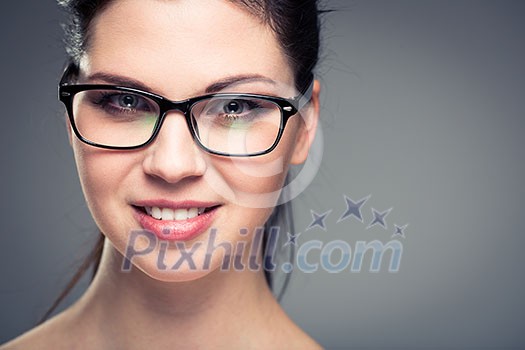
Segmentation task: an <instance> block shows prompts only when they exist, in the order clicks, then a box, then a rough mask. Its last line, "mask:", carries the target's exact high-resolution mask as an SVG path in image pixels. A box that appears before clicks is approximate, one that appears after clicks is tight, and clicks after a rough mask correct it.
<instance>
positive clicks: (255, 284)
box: [78, 240, 284, 349]
mask: <svg viewBox="0 0 525 350" xmlns="http://www.w3.org/2000/svg"><path fill="white" fill-rule="evenodd" d="M121 265H122V255H121V254H120V253H119V252H117V251H116V250H115V248H114V247H113V246H112V245H111V244H110V243H108V240H106V243H105V246H104V251H103V255H102V260H101V262H100V266H99V271H98V272H97V275H96V277H95V279H94V280H93V282H92V284H91V285H90V287H89V289H88V291H87V292H86V293H85V295H84V296H83V297H82V299H81V300H80V301H79V303H78V308H80V310H81V311H82V312H83V313H84V314H90V315H91V318H89V317H88V318H87V319H91V320H92V321H93V322H98V323H100V322H101V321H100V320H105V321H104V323H105V324H111V327H108V328H104V327H103V328H104V329H103V333H104V332H106V334H105V338H107V339H112V341H115V339H117V340H118V342H119V343H118V346H117V347H119V348H122V345H125V347H124V348H126V349H133V348H152V345H154V343H158V346H153V348H161V346H162V345H163V344H164V345H166V346H168V345H169V346H175V345H176V344H184V346H186V347H187V346H189V345H192V346H190V347H199V346H201V345H204V344H205V345H206V346H208V347H209V346H210V342H211V341H212V340H213V341H212V342H216V345H220V344H221V343H222V344H223V345H224V344H230V345H231V344H232V339H238V340H240V341H242V338H243V337H247V339H252V341H253V337H254V336H255V335H256V334H257V333H259V334H260V330H261V327H262V328H264V327H266V328H268V327H269V326H270V324H272V323H275V320H276V318H275V316H282V315H284V314H283V312H282V310H281V309H280V307H279V305H278V304H277V302H276V301H275V299H274V298H273V296H272V294H271V291H270V290H269V288H268V285H267V283H266V280H265V277H264V272H263V270H262V269H261V270H259V271H250V270H249V269H245V270H243V271H235V270H232V271H220V270H216V271H212V272H210V273H209V274H208V275H206V276H205V277H203V278H200V279H197V280H194V281H190V282H163V281H158V280H155V279H152V278H151V277H149V276H147V275H146V274H144V273H143V272H142V271H140V270H139V269H137V268H135V267H134V268H132V270H131V271H130V272H121V270H120V266H121ZM277 319H279V318H277ZM98 326H99V327H100V324H99V325H98ZM241 330H242V332H241ZM241 333H242V334H241ZM135 334H141V335H147V336H141V337H135V336H133V335H135ZM239 337H240V338H239ZM137 338H140V339H141V340H144V341H146V342H147V344H138V343H137ZM179 342H180V343H179ZM106 344H108V345H111V346H114V345H117V344H115V343H114V342H113V343H111V344H110V343H107V342H106Z"/></svg>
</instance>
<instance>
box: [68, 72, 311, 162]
mask: <svg viewBox="0 0 525 350" xmlns="http://www.w3.org/2000/svg"><path fill="white" fill-rule="evenodd" d="M312 87H313V76H312V77H311V79H310V82H309V84H307V86H306V89H305V91H303V92H301V93H300V94H299V95H297V96H295V97H293V98H283V97H276V96H268V95H259V94H243V93H214V94H206V95H202V96H196V97H193V98H188V99H185V100H181V101H171V100H169V99H167V98H165V97H163V96H160V95H157V94H154V93H151V92H147V91H143V90H139V89H135V88H130V87H125V86H118V85H107V84H73V85H69V84H67V83H62V82H61V83H60V85H59V87H58V98H59V100H60V101H61V102H62V103H63V104H64V106H65V107H66V111H67V114H68V117H69V120H70V122H71V127H72V129H73V132H74V133H75V135H76V137H77V138H78V139H79V140H80V141H82V142H84V143H86V144H88V145H91V146H94V147H99V148H105V149H113V150H134V149H138V148H142V147H145V146H147V145H149V144H150V143H152V142H153V141H154V140H155V138H156V137H157V135H158V133H159V131H160V128H161V127H162V123H163V122H164V120H165V119H166V115H167V114H168V112H170V111H173V110H177V111H180V112H182V114H183V115H184V117H185V119H186V124H187V125H188V129H189V131H190V134H191V136H192V138H193V140H194V141H195V142H196V143H197V145H198V146H199V147H200V148H202V149H203V150H204V151H206V152H208V153H210V154H214V155H219V156H226V157H254V156H260V155H264V154H268V153H270V152H271V151H273V150H274V149H275V148H276V147H277V145H278V144H279V141H280V140H281V138H282V136H283V133H284V128H285V127H286V124H287V122H288V120H289V119H290V118H291V117H292V116H294V115H296V114H297V113H298V112H299V111H300V110H301V109H302V108H303V107H304V106H305V105H306V104H307V103H308V102H310V99H311V97H312ZM89 90H116V91H123V92H131V93H134V94H137V95H141V96H144V97H147V98H148V99H150V100H152V101H154V102H156V103H157V104H158V106H159V117H158V119H157V121H156V122H155V126H154V128H153V132H152V134H151V136H150V137H149V139H148V140H147V141H145V142H143V143H141V144H139V145H136V146H109V145H104V144H99V143H96V142H93V141H90V140H88V139H86V138H84V136H82V135H81V134H80V132H79V130H78V129H77V127H76V124H75V120H74V116H73V98H74V96H75V95H76V94H77V93H80V92H83V91H89ZM217 97H223V98H230V97H231V98H237V99H239V98H243V97H246V98H258V99H261V100H266V101H270V102H272V103H274V104H276V105H277V106H278V107H279V109H280V111H281V123H280V126H279V131H278V134H277V136H276V139H275V141H274V143H273V144H272V145H271V146H270V147H269V148H268V149H266V150H264V151H260V152H256V153H248V154H244V153H239V154H231V153H224V152H219V151H215V150H213V149H209V148H208V147H206V146H204V145H203V144H202V142H201V141H200V139H199V137H198V135H197V133H196V131H195V128H194V127H193V125H192V121H191V110H192V108H193V106H194V105H195V104H196V103H198V102H200V101H202V100H206V99H211V98H217Z"/></svg>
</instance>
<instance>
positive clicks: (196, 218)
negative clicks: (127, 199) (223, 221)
mask: <svg viewBox="0 0 525 350" xmlns="http://www.w3.org/2000/svg"><path fill="white" fill-rule="evenodd" d="M132 207H133V209H134V212H135V218H136V220H137V222H138V223H139V225H140V226H141V227H142V228H143V229H145V230H147V231H150V232H152V233H154V234H155V235H156V236H157V237H158V238H160V239H162V240H168V241H181V240H182V241H187V240H191V239H194V238H196V237H197V236H199V235H200V234H202V233H203V232H205V231H206V230H208V229H209V228H210V227H211V225H212V224H213V222H214V221H215V219H216V218H217V217H218V216H219V215H220V213H219V208H220V207H222V204H218V203H210V202H200V201H190V200H188V201H182V202H172V201H168V200H162V199H161V200H151V201H142V202H138V203H137V202H136V203H133V204H132Z"/></svg>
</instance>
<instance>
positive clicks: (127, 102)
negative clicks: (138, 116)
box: [118, 94, 139, 109]
mask: <svg viewBox="0 0 525 350" xmlns="http://www.w3.org/2000/svg"><path fill="white" fill-rule="evenodd" d="M118 104H119V106H120V107H124V108H133V109H134V108H137V105H138V104H139V100H138V98H137V96H134V95H124V94H122V95H120V96H119V97H118Z"/></svg>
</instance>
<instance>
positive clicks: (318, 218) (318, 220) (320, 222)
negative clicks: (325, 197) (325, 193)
mask: <svg viewBox="0 0 525 350" xmlns="http://www.w3.org/2000/svg"><path fill="white" fill-rule="evenodd" d="M310 212H311V213H312V218H313V221H312V223H311V224H310V225H309V226H308V227H307V228H306V230H307V231H308V230H309V229H312V228H314V227H315V226H319V227H320V228H322V229H323V230H325V231H326V224H325V223H324V220H325V219H326V217H327V216H328V214H330V213H331V212H332V209H330V210H328V211H326V212H324V213H322V214H320V215H319V214H317V213H316V212H315V211H313V210H310Z"/></svg>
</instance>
